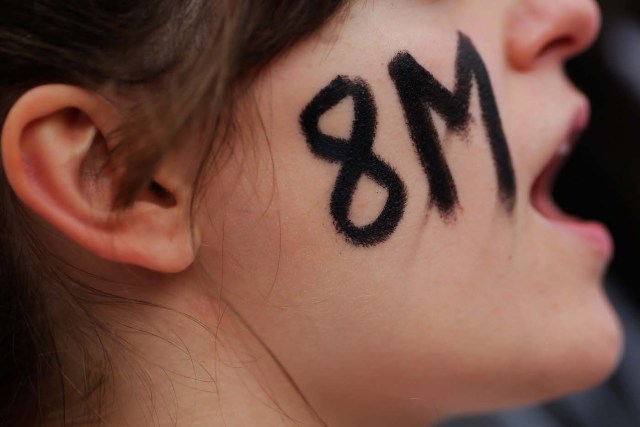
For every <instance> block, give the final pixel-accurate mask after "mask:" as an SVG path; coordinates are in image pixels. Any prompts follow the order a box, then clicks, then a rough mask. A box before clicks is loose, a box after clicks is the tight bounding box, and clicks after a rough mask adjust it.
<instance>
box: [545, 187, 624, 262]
mask: <svg viewBox="0 0 640 427" xmlns="http://www.w3.org/2000/svg"><path fill="white" fill-rule="evenodd" d="M534 206H535V207H536V209H537V210H538V212H540V214H542V216H543V217H544V218H545V219H547V220H548V221H549V222H550V223H551V224H553V225H556V226H558V227H559V228H560V229H562V230H564V231H566V232H569V233H572V234H574V235H577V236H580V237H581V238H583V239H584V240H585V241H587V242H588V243H589V244H590V245H591V246H592V247H593V248H594V249H596V250H597V252H598V254H599V255H600V256H602V257H603V258H606V259H610V258H611V256H612V255H613V250H614V246H613V239H612V238H611V234H610V233H609V231H608V230H607V228H606V227H605V226H604V225H602V224H600V223H598V222H594V221H581V220H579V219H577V218H574V217H571V216H569V215H566V214H565V213H564V212H562V211H560V209H559V208H558V207H557V206H556V205H555V203H553V201H552V200H551V199H550V198H549V197H545V196H544V195H543V194H539V195H538V197H537V200H535V201H534Z"/></svg>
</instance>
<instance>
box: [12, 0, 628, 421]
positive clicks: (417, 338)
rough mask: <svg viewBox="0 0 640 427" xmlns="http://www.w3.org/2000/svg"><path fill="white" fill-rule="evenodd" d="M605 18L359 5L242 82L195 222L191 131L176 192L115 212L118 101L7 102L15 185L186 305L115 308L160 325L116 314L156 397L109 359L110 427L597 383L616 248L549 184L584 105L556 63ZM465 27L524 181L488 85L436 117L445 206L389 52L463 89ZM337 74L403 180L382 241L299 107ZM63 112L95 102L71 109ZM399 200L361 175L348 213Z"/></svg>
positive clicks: (87, 96) (445, 403)
mask: <svg viewBox="0 0 640 427" xmlns="http://www.w3.org/2000/svg"><path fill="white" fill-rule="evenodd" d="M598 26H599V14H598V11H597V7H596V6H595V4H594V3H593V2H592V1H591V0H557V1H553V2H550V1H548V0H496V1H492V2H479V1H470V0H466V1H465V0H440V1H421V0H397V1H372V0H361V1H360V0H356V1H354V2H353V5H352V6H351V8H350V11H349V13H348V14H347V15H346V17H345V18H344V20H342V21H340V22H335V23H333V24H330V25H328V26H326V27H325V29H324V30H323V31H322V32H320V33H319V34H316V35H314V36H313V37H312V38H311V39H309V40H305V41H303V42H301V43H299V44H298V45H297V46H295V47H294V48H293V49H292V50H290V51H289V52H287V54H285V55H283V56H282V57H280V58H278V59H277V60H276V61H275V62H273V63H272V64H271V65H270V66H269V67H268V68H267V69H266V70H264V71H263V72H262V74H261V75H260V76H259V78H258V79H257V81H256V82H255V84H253V86H252V90H251V91H250V93H249V94H248V95H247V97H246V99H242V100H239V104H240V105H239V108H240V114H239V116H238V117H239V122H240V127H241V128H240V129H238V132H237V133H236V134H235V138H234V140H233V141H231V142H229V144H228V146H231V147H233V150H223V152H221V153H220V157H219V160H218V161H217V162H215V164H214V165H213V169H212V171H211V174H210V181H209V182H208V184H207V187H206V191H205V193H204V196H203V200H202V203H200V205H199V208H198V209H197V211H196V214H195V218H194V223H193V226H194V230H193V231H194V233H191V225H192V224H191V222H190V218H189V215H188V212H189V203H188V201H189V191H190V186H191V184H192V182H193V179H194V176H193V170H194V169H195V168H192V167H189V165H194V164H196V163H197V161H198V157H197V155H196V154H194V153H196V152H197V150H196V149H195V148H194V146H195V145H197V144H196V143H191V144H186V146H185V147H184V148H183V149H181V150H180V151H179V152H176V153H172V156H170V157H169V158H168V160H167V161H165V162H164V163H163V165H162V168H161V169H160V171H159V172H158V174H157V176H156V177H155V179H156V181H157V182H158V183H159V184H161V185H162V186H163V187H164V188H165V189H167V190H169V191H170V192H171V193H172V194H173V195H174V197H175V200H176V204H175V205H170V206H169V205H167V204H164V203H157V202H156V201H155V200H154V199H153V198H150V197H149V196H148V195H146V196H145V195H143V196H141V199H140V200H139V201H138V202H136V203H135V204H134V206H133V207H132V208H131V209H130V210H129V211H127V212H125V213H120V214H118V215H117V216H116V217H115V218H112V219H110V218H111V212H110V210H109V203H108V198H109V196H110V195H111V193H110V191H108V189H109V188H110V187H109V186H110V185H111V184H112V183H110V182H109V179H108V177H107V178H103V181H101V182H100V183H98V184H96V183H91V182H89V183H87V180H91V179H95V174H91V173H87V170H86V169H87V168H89V167H90V165H91V164H94V163H96V162H87V161H86V159H87V158H88V157H91V156H93V157H95V156H98V157H99V156H100V155H104V154H103V153H104V150H102V149H100V144H107V146H108V145H109V143H110V142H111V141H109V139H108V138H107V140H106V141H104V142H103V141H102V140H99V139H98V138H96V135H97V134H103V135H109V130H111V129H113V128H114V127H115V126H117V123H118V120H119V119H118V117H119V116H118V114H119V113H118V111H117V109H116V108H115V107H114V106H113V105H112V104H110V103H107V102H106V101H104V100H103V98H101V97H99V96H97V95H95V94H92V93H88V92H86V91H83V90H80V89H77V88H71V87H68V86H46V87H40V88H36V89H34V90H33V91H31V92H30V93H29V94H27V95H25V97H23V98H22V99H21V100H19V101H18V103H17V104H16V105H15V107H14V109H13V110H12V112H11V114H10V116H9V119H8V120H7V124H6V126H5V129H4V132H3V140H2V143H3V146H2V148H3V160H4V162H5V169H6V170H7V175H8V177H9V179H10V182H11V184H12V186H13V188H14V190H15V191H16V193H17V194H18V196H19V197H20V198H21V199H22V200H23V202H24V203H25V204H27V205H28V206H29V207H30V208H31V209H32V210H33V211H34V212H35V213H37V214H38V215H39V216H40V217H42V218H44V219H45V220H46V221H47V222H48V223H49V224H52V225H53V226H54V227H55V228H56V229H57V230H59V231H61V237H48V238H50V239H52V240H53V241H54V242H53V244H58V245H61V243H60V241H62V240H64V239H69V240H70V241H73V242H74V244H75V245H77V247H73V248H71V247H70V244H65V245H61V248H60V251H62V252H64V253H67V254H70V253H73V254H77V253H78V251H80V252H81V253H83V254H85V255H83V256H81V257H77V256H76V257H75V258H74V260H75V262H84V263H86V266H85V267H86V268H88V269H93V270H94V271H96V270H98V271H99V272H100V273H101V274H106V275H108V276H110V277H115V278H119V279H124V280H123V281H122V282H124V283H128V285H115V284H113V283H100V285H99V286H102V287H104V288H105V289H106V290H108V291H111V292H116V293H118V294H120V295H124V296H126V297H130V298H135V299H139V300H142V301H150V302H153V303H155V304H158V305H161V306H165V307H170V308H171V309H173V310H175V311H177V312H179V313H182V315H179V314H176V313H175V312H167V311H166V310H165V311H163V310H153V309H139V310H140V312H141V313H139V312H136V314H131V313H128V312H127V311H126V310H123V309H119V310H118V311H116V310H113V312H111V313H109V312H108V310H107V313H106V314H105V316H107V318H110V319H112V320H113V319H122V317H123V316H124V318H126V321H127V322H126V323H128V324H131V325H133V326H132V329H133V328H135V327H139V328H140V329H142V330H146V331H149V330H151V331H153V333H152V334H139V333H138V334H135V333H132V332H131V331H129V332H126V331H124V332H122V333H123V334H125V335H126V337H127V339H128V340H129V341H130V342H132V343H134V346H135V347H136V348H137V349H139V350H140V354H141V355H143V356H144V360H145V363H144V364H143V365H144V367H145V370H146V371H147V372H148V375H149V378H150V379H151V383H152V384H153V388H154V394H155V397H154V399H155V400H154V407H153V409H152V410H151V409H149V407H148V406H144V405H140V402H139V401H138V400H135V399H133V401H132V399H131V397H132V396H147V395H148V391H141V390H145V387H146V386H148V384H144V381H142V380H140V381H131V378H132V377H133V378H135V377H136V374H135V367H132V364H126V365H124V364H123V365H117V364H115V366H116V375H115V381H114V382H115V387H116V389H117V390H118V393H117V394H116V395H117V399H116V400H117V402H116V403H117V404H116V405H114V407H115V408H117V410H114V411H113V412H112V414H111V419H110V422H111V423H112V425H140V423H141V422H142V423H143V424H144V423H145V422H146V423H150V421H149V420H150V419H152V420H155V421H158V422H159V423H160V425H163V424H162V423H167V424H169V423H172V422H174V421H175V420H178V425H228V426H235V425H259V426H279V425H283V424H284V425H289V424H291V425H305V426H306V425H310V426H311V425H321V424H320V423H319V422H318V420H317V419H316V417H314V416H313V414H312V411H310V410H309V406H310V407H312V408H313V410H314V411H315V412H317V415H318V416H319V417H320V418H321V419H322V420H323V421H324V423H326V424H327V425H330V426H365V425H366V426H392V425H393V426H396V425H397V426H400V425H401V426H422V425H426V424H428V423H432V422H435V421H437V420H439V419H442V418H447V417H450V416H453V415H457V414H465V413H472V412H478V411H489V410H494V409H498V408H503V407H508V406H513V405H519V404H524V403H529V402H535V401H540V400H543V399H548V398H551V397H554V396H558V395H561V394H564V393H569V392H573V391H577V390H582V389H584V388H587V387H590V386H592V385H594V384H596V383H598V382H599V381H602V380H603V379H604V378H605V377H606V376H607V375H608V374H609V373H610V372H611V370H612V369H613V368H614V366H615V364H616V362H617V359H618V357H619V351H620V346H621V332H620V328H619V325H618V322H617V318H616V316H615V314H614V313H613V312H612V310H611V307H610V306H609V303H608V301H607V300H606V298H605V296H604V295H603V292H602V288H601V276H602V274H603V271H604V269H605V267H606V263H607V261H608V259H609V257H610V248H609V244H608V241H607V238H606V235H604V234H603V233H602V231H601V230H600V228H599V227H596V226H588V225H587V226H585V225H578V223H576V222H575V221H570V220H568V219H561V218H560V216H559V214H557V213H552V212H551V211H552V209H550V208H548V204H549V200H550V196H549V192H550V189H549V188H548V187H549V186H548V185H545V184H543V183H541V181H543V180H544V179H543V178H544V177H543V178H541V176H542V175H543V170H545V169H546V168H547V166H548V165H549V164H550V163H551V162H552V160H553V159H554V157H557V154H558V153H559V152H560V151H561V148H562V145H563V143H565V142H569V140H570V138H571V137H570V134H571V133H575V132H577V131H579V130H581V128H583V127H584V124H585V122H586V116H587V106H586V101H585V98H584V96H583V95H581V94H580V93H578V92H577V91H576V89H575V88H573V87H572V85H571V84H570V82H569V81H568V80H567V78H566V77H565V75H564V73H563V63H564V61H566V60H567V59H568V58H569V57H570V56H572V55H574V54H576V53H578V52H579V51H581V50H583V49H584V48H586V47H587V46H588V45H589V44H590V43H591V42H592V41H593V39H594V37H595V36H596V34H597V30H598ZM458 31H461V32H462V33H464V34H465V35H467V36H468V37H469V39H470V40H471V41H472V42H473V44H474V46H475V48H476V49H477V51H478V52H479V54H480V56H481V57H482V59H483V61H484V63H485V65H486V68H487V69H488V72H489V75H490V77H491V81H492V84H493V92H494V94H495V99H496V101H497V104H498V108H499V111H500V115H501V117H502V124H503V127H504V134H505V136H506V140H507V141H508V148H509V151H510V156H511V159H512V163H513V170H514V171H515V182H516V183H517V186H516V193H515V197H514V201H515V205H514V206H513V209H512V210H508V209H506V208H505V205H504V204H503V203H501V202H500V199H499V196H498V190H497V182H496V172H495V168H494V165H493V163H492V160H491V159H492V157H491V148H490V146H489V144H487V134H486V131H485V127H484V126H483V121H482V119H481V117H482V110H481V107H480V103H479V102H478V94H477V90H476V89H474V90H472V98H471V99H472V101H471V106H470V112H471V114H472V119H471V122H470V125H469V128H468V129H467V131H466V132H462V133H456V132H450V131H449V132H447V130H446V126H445V125H444V122H443V121H442V120H439V119H437V118H436V119H435V121H436V125H437V126H436V127H437V129H438V134H439V135H440V137H441V138H442V141H443V147H444V153H445V157H446V160H447V163H448V165H449V167H450V169H451V174H452V176H453V178H454V180H455V184H456V187H457V193H458V198H459V205H458V208H457V210H456V214H455V216H454V217H453V218H445V217H443V216H442V215H439V214H438V211H437V210H436V209H434V208H433V206H432V205H429V204H428V201H429V199H428V198H427V196H428V195H429V194H431V197H433V194H432V193H430V188H429V184H428V181H427V179H426V176H425V171H424V170H423V168H422V167H421V165H420V163H419V159H418V157H417V155H416V150H415V149H414V145H413V142H412V139H411V136H410V134H409V131H408V128H407V125H406V123H405V116H404V112H403V108H402V105H401V103H400V100H399V95H398V92H397V90H396V87H395V86H394V83H393V81H392V80H391V79H390V78H389V70H388V64H389V63H390V61H391V60H392V59H393V58H394V56H395V55H396V53H398V52H399V51H406V52H409V53H410V54H411V55H412V56H413V57H414V58H415V60H416V61H417V62H418V63H419V64H420V65H421V66H422V67H423V68H424V69H425V70H428V72H429V73H431V74H432V75H433V76H434V77H435V78H436V79H437V80H438V81H440V82H441V83H442V84H443V85H444V86H445V87H447V88H450V89H451V88H453V86H454V82H455V75H454V64H455V61H456V47H457V43H458V40H459V39H458V34H457V32H458ZM339 75H340V76H347V77H349V78H352V79H356V78H360V79H363V80H364V81H366V82H367V83H368V84H369V86H370V89H371V92H372V95H373V97H374V98H375V105H376V107H377V113H378V114H377V122H378V126H377V133H376V136H375V141H374V145H373V151H374V152H375V154H376V155H377V156H378V157H379V158H381V159H383V160H384V162H386V163H387V164H389V165H391V166H392V167H393V169H394V170H395V172H396V173H397V175H398V176H399V178H400V179H401V181H402V182H403V183H404V185H405V186H406V192H407V198H406V207H405V209H404V213H403V215H402V218H401V220H400V221H399V223H398V225H397V227H396V228H394V229H393V231H392V232H391V233H390V235H389V236H388V238H387V239H386V240H384V241H380V242H377V243H376V244H375V245H370V246H367V247H364V246H359V245H357V244H354V242H353V241H350V240H349V239H347V238H345V235H344V234H343V233H340V231H339V230H338V229H337V228H336V226H335V225H334V222H333V221H334V218H333V217H332V214H331V211H330V206H329V205H330V200H331V194H332V192H333V190H334V187H335V186H336V177H337V175H338V173H339V172H340V169H341V165H340V164H339V163H330V162H329V161H327V160H326V159H322V158H320V157H318V156H316V155H314V154H313V153H312V152H311V151H310V148H309V144H308V141H306V140H305V136H304V134H303V132H302V131H301V128H300V126H301V125H300V120H299V118H300V114H301V113H302V111H303V110H304V108H305V107H306V106H307V105H308V104H309V103H310V102H311V100H312V99H313V98H314V97H315V96H316V95H317V94H318V93H319V92H320V91H321V90H322V89H323V88H324V87H326V86H327V84H329V83H330V82H331V81H332V80H333V79H335V78H336V77H337V76H339ZM476 86H477V85H476ZM346 101H348V100H346ZM346 101H345V102H343V103H341V104H340V105H338V106H336V107H335V108H334V109H333V110H332V111H329V112H327V114H326V115H325V116H323V118H322V119H321V121H320V128H321V130H322V132H323V133H325V134H329V135H334V136H340V137H343V138H348V137H349V135H350V132H351V121H352V119H353V103H349V102H346ZM69 108H75V109H77V110H79V111H81V112H82V113H83V115H84V117H85V118H86V119H87V120H73V119H69V115H68V111H69ZM191 141H196V142H197V138H195V137H192V138H191ZM103 148H104V147H103ZM101 153H102V154H101ZM93 157H92V158H93ZM88 165H89V166H88ZM33 170H36V171H38V172H37V173H34V172H33ZM89 172H90V171H89ZM105 188H106V189H107V190H104V189H105ZM387 196H388V194H387V193H386V191H384V190H382V189H381V188H380V186H379V185H377V184H375V183H374V182H373V181H371V180H370V179H365V180H361V181H360V182H359V184H358V189H357V191H356V192H355V194H354V200H353V204H352V205H351V209H350V212H349V218H350V220H352V221H353V222H354V223H355V224H357V225H365V224H367V223H370V222H372V221H373V220H375V219H376V217H377V216H378V214H379V213H380V211H381V210H382V208H383V206H384V205H385V202H386V200H387ZM101 198H102V199H101ZM430 206H431V207H430ZM545 206H547V207H545ZM79 248H81V249H79ZM124 264H126V265H128V266H133V267H121V265H124ZM132 275H133V276H132ZM122 282H121V283H122ZM131 283H133V284H131ZM184 314H186V315H187V316H189V317H190V318H191V319H190V318H187V317H186V316H184ZM109 316H110V317H109ZM118 316H120V317H118ZM127 316H128V317H127ZM193 319H195V320H197V321H198V322H200V323H201V325H200V326H198V325H196V324H195V323H194V322H193ZM158 336H160V337H161V338H160V339H158V338H157V337H158ZM115 360H116V362H117V361H118V360H120V359H119V358H118V357H116V358H115ZM123 360H124V359H123ZM294 384H295V386H294ZM303 396H304V398H303ZM137 399H143V398H140V397H138V398H137ZM304 399H306V400H307V401H308V405H307V403H305V401H304ZM284 414H286V416H285V415H284ZM288 417H290V418H288ZM292 419H293V420H292ZM294 420H295V422H294ZM224 423H226V424H224Z"/></svg>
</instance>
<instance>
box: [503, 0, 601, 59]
mask: <svg viewBox="0 0 640 427" xmlns="http://www.w3.org/2000/svg"><path fill="white" fill-rule="evenodd" d="M600 20H601V17H600V9H599V8H598V5H597V4H596V2H595V0H518V1H517V2H516V4H515V5H514V7H513V9H512V10H511V11H510V16H509V23H508V27H507V33H506V34H507V52H508V55H509V60H510V62H511V63H512V65H513V66H514V67H516V68H517V69H521V70H524V69H527V68H530V67H532V66H533V65H535V64H537V63H539V62H540V61H542V60H545V61H546V60H547V59H549V60H552V61H560V62H562V61H565V60H567V59H568V58H570V57H571V56H573V55H575V54H577V53H579V52H581V51H582V50H584V49H586V48H587V47H588V46H590V45H591V43H593V41H594V40H595V38H596V36H597V35H598V32H599V30H600Z"/></svg>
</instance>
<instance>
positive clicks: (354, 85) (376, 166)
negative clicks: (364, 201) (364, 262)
mask: <svg viewBox="0 0 640 427" xmlns="http://www.w3.org/2000/svg"><path fill="white" fill-rule="evenodd" d="M349 96H350V97H352V98H353V103H354V112H355V115H354V120H353V128H352V130H351V136H350V138H349V139H348V140H347V139H343V138H337V137H333V136H330V135H325V134H323V133H321V132H320V129H319V127H318V123H319V121H320V118H321V117H322V116H323V115H324V114H325V113H326V112H328V111H329V110H331V109H332V108H333V107H335V106H336V105H338V104H339V103H340V102H341V101H342V100H343V99H345V98H347V97H349ZM300 124H301V126H302V130H303V132H304V135H305V137H306V140H307V143H308V144H309V147H310V149H311V151H312V152H313V153H314V154H315V155H316V156H318V157H320V158H322V159H324V160H327V161H329V162H331V163H340V164H341V165H342V167H341V169H340V172H339V174H338V178H337V180H336V183H335V188H334V190H333V194H332V195H331V216H332V217H333V221H334V224H335V227H336V229H337V230H338V232H340V233H342V234H343V235H344V236H345V237H346V238H347V240H349V241H350V242H351V243H353V244H354V245H358V246H373V245H377V244H379V243H382V242H383V241H385V240H386V239H388V238H389V236H391V234H392V233H393V232H394V231H395V229H396V227H397V226H398V224H399V223H400V220H401V219H402V216H403V214H404V209H405V206H406V203H407V191H406V189H405V186H404V184H403V182H402V181H401V180H400V178H399V177H398V174H397V173H396V172H395V171H394V170H393V169H392V168H391V167H390V166H389V165H388V164H386V163H385V162H384V161H383V160H382V159H380V158H379V157H378V156H377V155H376V154H375V153H374V152H373V149H372V147H373V142H374V139H375V135H376V127H377V111H376V106H375V102H374V99H373V95H372V93H371V90H370V89H369V86H368V85H367V83H366V82H364V81H362V80H349V79H348V78H346V77H344V76H339V77H337V78H336V79H335V80H333V81H332V82H331V83H330V84H329V85H327V86H326V87H325V88H324V89H322V91H320V93H319V94H318V95H316V97H315V98H314V99H313V100H312V101H311V102H310V103H309V105H307V107H306V108H305V109H304V111H303V112H302V114H301V116H300ZM364 175H366V176H367V177H369V178H370V179H372V180H373V181H374V182H375V183H377V184H378V185H380V186H381V187H383V188H384V189H386V190H387V192H388V196H387V201H386V203H385V206H384V208H383V209H382V212H381V213H380V215H379V216H378V218H377V219H376V220H375V221H373V222H372V223H370V224H368V225H365V226H363V227H358V226H356V225H355V224H353V222H352V221H351V220H350V219H349V210H350V207H351V204H352V202H353V196H354V193H355V191H356V187H357V184H358V181H359V180H360V178H361V177H362V176H364Z"/></svg>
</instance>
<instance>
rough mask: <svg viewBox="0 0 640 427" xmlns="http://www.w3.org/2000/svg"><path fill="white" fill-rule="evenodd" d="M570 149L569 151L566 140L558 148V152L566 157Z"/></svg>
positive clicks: (569, 147)
mask: <svg viewBox="0 0 640 427" xmlns="http://www.w3.org/2000/svg"><path fill="white" fill-rule="evenodd" d="M570 151H571V145H570V144H569V143H568V142H565V143H564V144H562V145H561V146H560V149H559V150H558V154H559V155H560V156H562V157H566V156H568V155H569V152H570Z"/></svg>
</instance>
